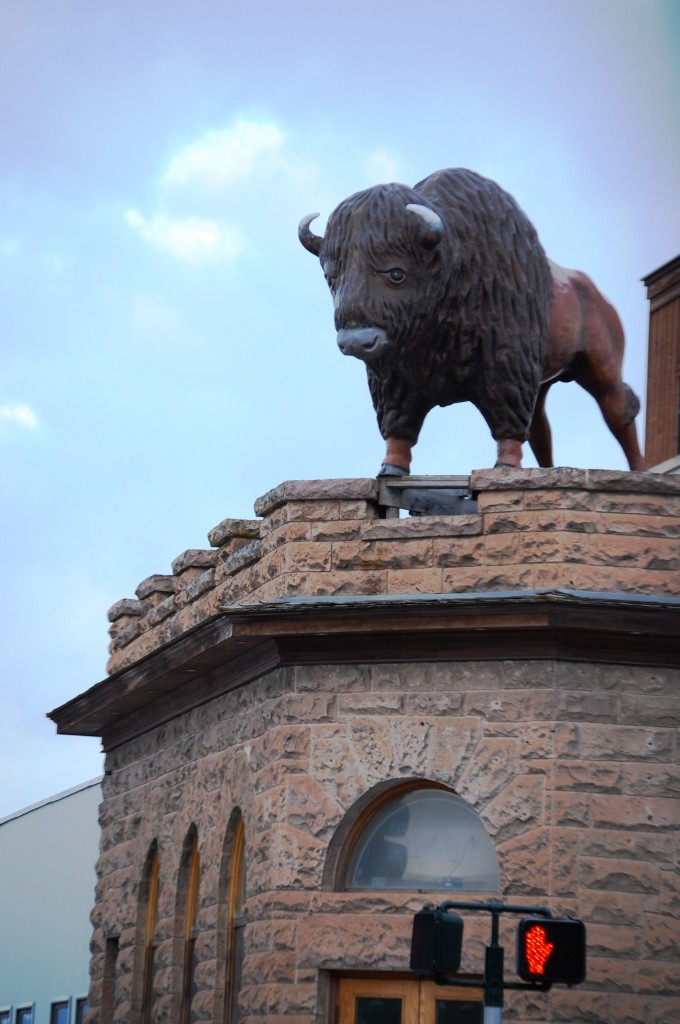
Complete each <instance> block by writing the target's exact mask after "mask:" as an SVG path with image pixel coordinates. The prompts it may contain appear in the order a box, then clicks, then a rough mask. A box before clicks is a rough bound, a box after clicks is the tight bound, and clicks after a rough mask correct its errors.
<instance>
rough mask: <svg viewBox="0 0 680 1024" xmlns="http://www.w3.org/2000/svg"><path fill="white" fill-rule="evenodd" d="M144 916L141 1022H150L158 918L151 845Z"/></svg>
mask: <svg viewBox="0 0 680 1024" xmlns="http://www.w3.org/2000/svg"><path fill="white" fill-rule="evenodd" d="M145 874H146V879H145V881H146V916H145V923H144V974H143V979H142V1024H150V1022H151V1014H152V1010H153V983H154V973H155V966H156V963H155V960H156V921H157V918H158V878H159V874H160V862H159V859H158V848H157V846H156V845H155V843H154V845H153V847H152V849H151V852H150V854H149V860H148V862H147V870H146V873H145Z"/></svg>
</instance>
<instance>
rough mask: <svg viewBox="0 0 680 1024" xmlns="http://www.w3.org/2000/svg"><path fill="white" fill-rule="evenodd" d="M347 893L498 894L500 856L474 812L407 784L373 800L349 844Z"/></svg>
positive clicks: (344, 873) (450, 796)
mask: <svg viewBox="0 0 680 1024" xmlns="http://www.w3.org/2000/svg"><path fill="white" fill-rule="evenodd" d="M340 887H341V888H343V889H346V890H347V889H350V890H351V889H412V890H423V889H426V890H427V889H431V890H439V891H441V890H447V889H451V890H467V891H473V892H496V891H497V890H498V889H499V887H500V872H499V869H498V858H497V857H496V851H495V849H494V847H493V844H492V842H491V839H490V838H489V835H488V833H487V831H486V829H485V827H484V823H483V821H482V819H481V818H480V817H479V815H478V814H477V812H476V811H475V810H474V809H473V808H472V807H471V806H470V804H468V803H467V802H466V801H465V800H463V799H462V797H460V796H457V795H456V794H455V793H452V792H451V791H450V790H448V789H446V788H445V787H443V786H440V785H435V784H433V783H430V784H427V783H426V784H423V783H410V784H408V785H407V786H401V787H398V788H397V789H396V791H395V790H394V789H393V790H391V791H388V792H387V793H383V794H382V795H381V796H380V797H379V798H378V799H376V800H374V801H373V802H372V803H371V804H369V806H368V807H366V808H365V809H364V810H363V812H362V813H361V814H360V815H359V817H358V818H357V820H356V821H355V824H354V827H353V828H352V829H351V831H350V833H349V835H348V839H347V842H346V844H345V856H344V858H343V859H342V866H341V873H340Z"/></svg>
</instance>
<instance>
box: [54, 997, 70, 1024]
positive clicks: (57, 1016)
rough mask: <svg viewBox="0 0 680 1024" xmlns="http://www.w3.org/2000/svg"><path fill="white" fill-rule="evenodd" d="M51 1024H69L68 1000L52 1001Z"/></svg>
mask: <svg viewBox="0 0 680 1024" xmlns="http://www.w3.org/2000/svg"><path fill="white" fill-rule="evenodd" d="M50 1024H68V1000H67V999H64V1000H62V1001H61V1002H59V1003H52V1006H51V1007H50Z"/></svg>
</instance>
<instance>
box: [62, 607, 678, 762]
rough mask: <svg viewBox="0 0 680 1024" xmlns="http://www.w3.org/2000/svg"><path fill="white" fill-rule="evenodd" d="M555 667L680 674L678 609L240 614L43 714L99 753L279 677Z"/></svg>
mask: <svg viewBox="0 0 680 1024" xmlns="http://www.w3.org/2000/svg"><path fill="white" fill-rule="evenodd" d="M494 659H499V660H500V659H502V660H506V659H557V660H568V661H593V662H608V663H614V664H632V665H650V666H666V667H668V666H671V667H677V666H680V599H676V598H657V597H646V596H643V595H623V594H608V593H601V594H600V593H591V592H580V591H566V590H562V591H552V592H548V591H508V592H494V593H484V594H453V595H442V596H429V595H423V596H414V597H379V598H361V597H348V598H337V597H336V598H302V599H288V600H282V601H276V602H272V603H271V604H261V605H250V606H248V605H238V606H234V607H229V608H225V609H224V610H223V611H222V613H220V614H219V615H216V616H214V617H213V618H211V619H210V620H208V621H207V622H204V623H202V624H201V625H200V626H197V627H196V628H195V629H193V630H191V631H190V632H188V633H185V634H184V635H182V636H181V637H179V638H178V639H177V640H174V641H172V642H171V643H169V644H167V645H166V646H165V647H163V648H161V649H159V650H157V651H155V652H154V653H152V654H150V655H148V656H147V657H146V658H143V659H141V660H140V661H138V662H137V663H135V664H133V665H131V666H129V667H128V668H124V669H121V670H119V671H118V672H116V673H114V674H113V675H111V676H109V677H108V678H107V679H105V680H103V681H102V682H100V683H97V684H96V685H95V686H93V687H92V688H91V689H89V690H87V691H86V692H85V693H83V694H81V695H80V696H78V697H75V698H74V699H73V700H71V701H69V702H68V703H67V704H64V705H62V706H61V707H59V708H56V709H55V710H54V711H52V712H50V714H49V716H48V717H49V718H51V719H52V721H54V722H55V723H56V725H57V731H58V732H60V733H68V734H75V735H86V736H101V738H102V741H103V746H104V749H106V750H109V749H111V748H113V747H115V746H118V745H119V744H120V743H122V742H125V741H127V740H129V739H131V738H133V737H135V736H139V735H141V734H142V733H144V732H146V731H148V730H149V729H151V728H154V727H155V726H157V725H160V724H162V723H163V722H167V721H169V720H170V719H172V718H174V717H176V716H177V715H179V714H182V713H184V712H186V711H189V710H191V709H192V708H194V707H197V706H199V705H201V704H204V703H206V702H207V701H210V700H212V699H213V698H215V697H217V696H220V695H221V694H223V693H227V692H229V691H230V690H233V689H236V688H237V687H239V686H243V685H244V684H246V683H248V682H250V681H251V680H253V679H255V678H257V677H258V676H261V675H262V674H263V673H265V672H268V671H271V670H272V669H275V668H278V667H280V666H288V665H302V664H305V665H309V664H324V663H328V664H342V663H345V664H346V663H360V662H407V661H408V662H411V661H415V662H418V661H422V662H428V661H459V660H460V661H463V660H473V661H474V660H478V661H479V660H494Z"/></svg>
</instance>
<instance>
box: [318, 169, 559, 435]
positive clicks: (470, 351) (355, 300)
mask: <svg viewBox="0 0 680 1024" xmlns="http://www.w3.org/2000/svg"><path fill="white" fill-rule="evenodd" d="M409 203H416V204H420V205H423V206H426V207H429V208H430V209H431V210H434V211H435V212H436V213H437V214H438V215H439V216H440V218H441V220H442V221H443V224H444V234H443V237H442V239H441V241H440V242H439V244H437V245H435V246H434V247H432V246H430V247H428V246H427V245H424V244H423V231H424V225H423V222H422V221H421V220H420V219H419V218H418V217H417V216H415V215H414V214H413V213H412V212H410V211H408V210H407V209H406V206H407V204H409ZM319 258H320V260H321V264H322V266H323V268H324V272H325V274H326V278H327V281H328V283H329V286H330V288H331V291H332V292H333V294H334V297H335V323H336V328H337V329H338V330H342V329H352V328H357V327H379V328H381V329H382V330H384V331H385V332H386V333H387V335H388V336H389V339H390V341H391V342H392V344H391V346H390V349H389V352H388V353H387V354H384V355H383V356H382V357H381V358H380V359H378V360H377V361H373V362H371V363H370V364H369V365H367V371H368V382H369V387H370V391H371V397H372V399H373V404H374V406H375V410H376V413H377V417H378V424H379V427H380V431H381V433H382V435H383V437H385V438H387V437H397V438H404V439H406V440H408V441H411V442H413V443H415V441H416V440H417V439H418V435H419V433H420V429H421V426H422V423H423V420H424V419H425V416H426V415H427V413H428V412H429V410H430V409H432V408H433V407H434V406H436V405H442V406H444V405H451V404H452V403H454V402H462V401H471V402H473V403H474V404H475V405H476V406H477V407H478V409H479V410H480V412H481V413H482V415H483V416H484V418H485V420H486V421H487V423H488V425H489V428H490V430H491V433H492V435H493V437H494V438H495V439H496V440H498V439H502V438H513V439H517V440H524V439H525V438H526V437H527V433H528V429H529V424H530V422H531V418H532V414H533V409H534V404H535V401H536V396H537V393H538V389H539V385H540V381H541V370H542V366H543V356H544V349H545V343H546V337H547V331H548V321H549V316H550V305H551V296H552V280H551V275H550V269H549V265H548V261H547V259H546V256H545V253H544V252H543V249H542V248H541V245H540V243H539V241H538V237H537V235H536V232H535V230H534V228H533V227H532V225H531V223H530V222H529V221H528V220H527V218H526V216H525V215H524V213H523V212H522V211H521V210H520V208H519V206H518V205H517V203H516V202H515V201H514V199H513V198H512V197H511V196H510V195H508V194H507V193H506V192H504V191H503V190H502V189H501V188H499V187H498V185H496V184H495V183H494V182H492V181H489V180H488V179H486V178H482V177H480V175H478V174H474V173H473V172H471V171H466V170H446V171H439V172H437V173H435V174H432V175H430V177H428V178H425V179H424V181H421V182H419V183H418V184H417V185H416V186H415V188H413V189H412V188H408V187H407V186H405V185H378V186H376V187H375V188H371V189H367V190H366V191H364V192H359V193H357V194H356V195H353V196H350V197H349V199H346V200H345V201H344V202H342V203H341V204H340V205H339V206H338V207H337V209H336V210H335V211H334V212H333V214H332V215H331V217H330V220H329V222H328V227H327V230H326V234H325V236H324V239H323V243H322V244H321V248H320V252H319ZM402 265H403V266H404V267H405V268H406V269H408V278H407V281H406V282H405V283H404V284H403V286H401V287H392V286H391V285H389V282H387V279H386V275H385V271H387V270H388V269H389V268H390V267H394V266H402Z"/></svg>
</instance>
